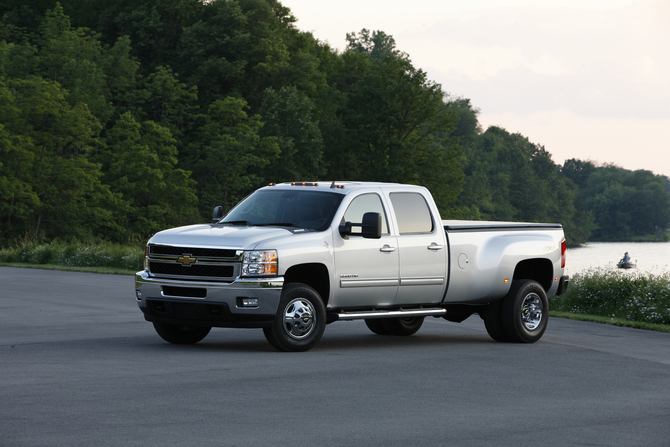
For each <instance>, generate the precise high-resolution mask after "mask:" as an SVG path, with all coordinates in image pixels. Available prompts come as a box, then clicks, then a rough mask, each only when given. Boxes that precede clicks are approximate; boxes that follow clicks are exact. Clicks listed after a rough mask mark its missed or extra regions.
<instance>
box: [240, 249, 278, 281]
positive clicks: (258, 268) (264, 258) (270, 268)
mask: <svg viewBox="0 0 670 447" xmlns="http://www.w3.org/2000/svg"><path fill="white" fill-rule="evenodd" d="M277 271H278V270H277V251H276V250H266V251H245V252H244V255H243V257H242V275H244V276H258V275H276V274H277Z"/></svg>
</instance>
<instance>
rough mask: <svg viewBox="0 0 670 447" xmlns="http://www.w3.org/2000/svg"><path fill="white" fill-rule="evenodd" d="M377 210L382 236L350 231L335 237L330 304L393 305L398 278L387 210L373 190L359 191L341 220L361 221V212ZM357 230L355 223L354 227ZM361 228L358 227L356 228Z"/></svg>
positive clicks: (355, 305)
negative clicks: (348, 234) (342, 236)
mask: <svg viewBox="0 0 670 447" xmlns="http://www.w3.org/2000/svg"><path fill="white" fill-rule="evenodd" d="M368 212H375V213H380V214H381V216H382V237H381V239H366V238H363V237H362V236H357V235H356V234H352V235H351V236H348V237H346V238H339V235H338V234H336V235H335V238H336V241H335V245H336V248H335V279H336V281H337V284H335V286H336V287H337V288H338V290H337V292H336V293H335V294H334V296H335V297H336V298H335V301H333V302H331V303H329V304H330V305H331V306H334V307H340V308H365V307H373V306H374V307H377V306H380V305H381V306H384V305H392V304H393V302H394V301H395V297H396V293H397V291H398V284H399V282H400V280H399V276H398V247H397V239H396V237H395V236H393V235H391V234H390V232H389V228H388V220H387V218H386V216H387V214H386V210H385V208H384V205H383V203H382V200H381V197H380V196H379V195H378V194H375V193H366V194H362V195H360V196H358V197H356V198H354V200H352V202H351V203H350V204H349V206H348V208H347V211H346V212H345V214H344V220H345V221H348V222H352V223H360V222H362V220H363V214H365V213H368ZM354 230H356V227H354ZM358 231H360V230H358Z"/></svg>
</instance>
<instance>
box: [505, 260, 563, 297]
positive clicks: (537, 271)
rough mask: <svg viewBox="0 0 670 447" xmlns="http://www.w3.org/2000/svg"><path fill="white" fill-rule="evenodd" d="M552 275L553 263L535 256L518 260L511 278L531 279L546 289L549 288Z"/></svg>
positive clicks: (516, 279) (515, 279)
mask: <svg viewBox="0 0 670 447" xmlns="http://www.w3.org/2000/svg"><path fill="white" fill-rule="evenodd" d="M553 277H554V265H553V264H552V262H551V261H550V260H549V259H544V258H535V259H526V260H523V261H521V262H519V263H518V264H517V265H516V267H515V268H514V276H513V280H514V281H518V280H521V279H532V280H535V281H537V282H538V283H539V284H540V285H541V286H542V288H543V289H544V290H545V291H547V290H549V289H550V288H551V285H552V283H553Z"/></svg>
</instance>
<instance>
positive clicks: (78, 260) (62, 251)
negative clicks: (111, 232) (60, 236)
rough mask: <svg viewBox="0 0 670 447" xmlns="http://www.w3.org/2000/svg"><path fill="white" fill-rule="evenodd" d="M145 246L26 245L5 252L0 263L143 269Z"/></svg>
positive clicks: (0, 257) (1, 255)
mask: <svg viewBox="0 0 670 447" xmlns="http://www.w3.org/2000/svg"><path fill="white" fill-rule="evenodd" d="M143 258H144V254H143V247H141V248H138V247H133V246H123V245H114V244H108V243H102V244H93V245H91V244H84V243H80V242H75V243H64V242H58V241H56V242H51V243H49V244H41V245H40V244H33V243H24V244H21V245H20V246H18V247H15V248H9V249H3V250H2V251H1V252H0V262H9V263H26V264H41V265H43V264H55V265H62V266H67V267H111V268H118V269H124V270H141V268H142V262H143Z"/></svg>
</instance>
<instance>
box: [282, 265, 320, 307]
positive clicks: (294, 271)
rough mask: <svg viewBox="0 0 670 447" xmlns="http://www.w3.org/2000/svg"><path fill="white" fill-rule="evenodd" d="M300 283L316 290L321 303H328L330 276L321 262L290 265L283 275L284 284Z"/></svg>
mask: <svg viewBox="0 0 670 447" xmlns="http://www.w3.org/2000/svg"><path fill="white" fill-rule="evenodd" d="M291 283H302V284H306V285H308V286H310V287H312V288H313V289H314V290H316V291H317V292H318V293H319V295H320V296H321V299H322V300H323V304H324V305H326V304H328V296H329V294H330V278H329V276H328V268H327V267H326V266H325V265H323V264H299V265H294V266H292V267H290V268H289V269H288V270H287V271H286V274H285V275H284V284H291Z"/></svg>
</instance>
